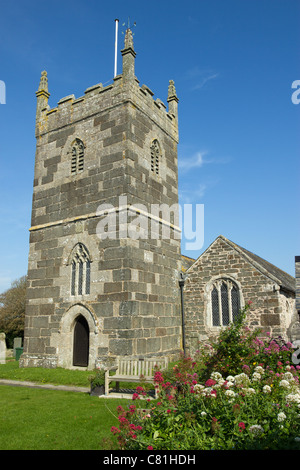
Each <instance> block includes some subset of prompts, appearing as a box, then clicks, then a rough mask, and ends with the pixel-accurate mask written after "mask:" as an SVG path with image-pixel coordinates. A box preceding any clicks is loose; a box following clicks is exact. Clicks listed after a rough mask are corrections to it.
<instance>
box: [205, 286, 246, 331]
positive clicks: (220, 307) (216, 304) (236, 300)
mask: <svg viewBox="0 0 300 470" xmlns="http://www.w3.org/2000/svg"><path fill="white" fill-rule="evenodd" d="M239 311H240V294H239V289H238V287H237V285H236V284H235V283H234V282H233V281H231V280H229V279H218V280H216V281H215V282H214V283H213V285H212V290H211V313H212V326H226V325H229V323H231V322H234V321H235V320H236V319H237V317H238V315H239Z"/></svg>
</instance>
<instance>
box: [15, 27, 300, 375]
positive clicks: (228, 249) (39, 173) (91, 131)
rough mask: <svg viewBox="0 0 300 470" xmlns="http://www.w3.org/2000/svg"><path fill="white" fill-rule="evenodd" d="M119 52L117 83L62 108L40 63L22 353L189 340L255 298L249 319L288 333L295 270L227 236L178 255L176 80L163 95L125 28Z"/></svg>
mask: <svg viewBox="0 0 300 470" xmlns="http://www.w3.org/2000/svg"><path fill="white" fill-rule="evenodd" d="M121 52H122V59H123V64H122V65H123V70H122V74H120V75H117V76H116V77H115V78H114V80H113V83H111V84H110V85H108V86H105V87H103V86H102V84H101V83H99V84H97V85H95V86H92V87H90V88H88V89H87V90H86V91H85V93H84V96H81V97H80V98H75V96H74V95H69V96H67V97H65V98H62V99H61V100H60V101H59V102H58V104H57V106H56V107H55V108H50V106H49V105H48V100H49V96H50V93H49V91H48V77H47V73H46V72H45V71H44V72H42V75H41V79H40V84H39V88H38V91H37V92H36V96H37V111H36V156H35V170H34V190H33V200H32V220H31V228H30V248H29V262H28V288H27V305H26V315H25V337H24V352H23V354H22V356H21V358H20V366H22V367H32V366H34V367H39V366H42V367H52V368H55V367H58V366H59V367H65V368H73V367H75V368H80V367H81V368H89V369H93V368H95V367H100V366H103V365H106V364H112V363H114V361H115V359H116V358H117V357H118V356H125V355H128V356H134V357H139V358H143V357H153V356H168V357H169V358H172V357H175V356H177V355H178V353H179V352H180V351H181V350H182V347H183V344H184V345H185V344H186V345H187V349H188V350H189V351H190V352H193V351H194V350H195V349H197V346H198V344H199V341H202V340H206V339H207V338H208V337H209V336H211V335H215V334H217V332H218V331H219V329H220V326H222V325H226V324H228V323H229V322H230V321H232V320H234V318H235V316H236V315H237V311H238V309H239V308H240V307H242V306H243V305H244V304H245V302H247V301H252V302H253V304H252V307H251V311H250V314H249V318H248V320H249V325H250V326H251V327H254V326H262V327H263V328H264V329H266V330H271V332H272V334H275V335H277V334H281V335H283V336H284V337H287V338H288V337H291V336H292V333H293V331H294V330H293V325H294V324H296V322H298V318H296V317H297V315H296V310H295V279H294V278H293V277H291V276H289V275H288V274H286V273H283V272H282V271H280V270H279V269H278V268H275V267H274V266H273V265H271V264H270V263H268V262H266V261H265V260H262V259H261V258H259V257H257V256H256V255H253V254H252V253H250V252H248V251H247V250H244V249H243V248H241V247H239V246H238V245H236V244H234V243H233V242H230V241H229V240H227V239H226V238H225V237H222V236H220V237H218V238H217V239H216V240H215V242H214V243H213V244H212V245H211V246H210V247H209V248H208V249H207V250H206V251H205V252H204V253H203V254H202V255H201V256H200V257H199V258H198V259H197V260H196V261H195V260H193V259H191V258H188V257H186V256H181V249H180V248H181V247H180V229H179V223H178V173H177V168H178V165H177V144H178V109H177V107H178V98H177V95H176V91H175V86H174V82H173V81H172V80H170V82H169V87H168V90H166V94H167V106H166V105H165V104H164V103H163V102H162V101H161V100H160V99H154V95H153V92H152V91H151V90H150V89H149V88H148V86H146V85H142V86H140V84H139V81H138V80H137V78H136V76H135V57H136V52H135V50H134V45H133V40H132V33H131V30H130V29H128V30H127V31H126V35H125V45H124V49H123V50H122V51H121ZM154 206H155V207H156V209H157V212H156V213H154V212H153V207H154ZM170 208H172V210H170ZM176 208H177V209H176ZM166 233H167V236H166V235H165V234H166ZM149 234H150V235H149ZM180 279H181V281H180V283H179V280H180ZM183 284H184V287H183ZM182 294H183V296H182ZM183 298H184V302H183V303H182V299H183ZM298 309H299V307H298ZM183 318H184V319H185V322H184V326H185V328H182V325H183V324H182V319H183ZM297 325H299V322H298V323H297ZM297 325H296V326H297ZM184 331H185V333H184Z"/></svg>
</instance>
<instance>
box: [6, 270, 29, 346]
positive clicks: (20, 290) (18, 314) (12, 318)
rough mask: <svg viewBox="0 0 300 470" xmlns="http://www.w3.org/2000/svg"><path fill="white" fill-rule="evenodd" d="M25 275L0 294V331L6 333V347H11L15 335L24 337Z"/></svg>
mask: <svg viewBox="0 0 300 470" xmlns="http://www.w3.org/2000/svg"><path fill="white" fill-rule="evenodd" d="M26 283H27V277H26V276H23V277H21V278H20V279H18V280H16V281H14V282H13V283H12V285H11V287H10V289H8V290H7V291H5V292H3V293H2V294H0V331H1V332H4V333H5V335H6V342H7V347H9V348H12V347H13V340H14V338H15V337H16V336H19V337H22V338H23V337H24V319H25V304H26Z"/></svg>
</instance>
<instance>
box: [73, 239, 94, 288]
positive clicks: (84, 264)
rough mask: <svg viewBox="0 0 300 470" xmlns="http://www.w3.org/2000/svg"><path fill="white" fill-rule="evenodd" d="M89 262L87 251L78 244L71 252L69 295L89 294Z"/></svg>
mask: <svg viewBox="0 0 300 470" xmlns="http://www.w3.org/2000/svg"><path fill="white" fill-rule="evenodd" d="M90 284H91V260H90V256H89V253H88V250H87V249H86V247H85V246H84V245H83V244H82V243H78V244H77V245H76V246H75V248H74V249H73V251H72V257H71V295H83V294H89V293H90Z"/></svg>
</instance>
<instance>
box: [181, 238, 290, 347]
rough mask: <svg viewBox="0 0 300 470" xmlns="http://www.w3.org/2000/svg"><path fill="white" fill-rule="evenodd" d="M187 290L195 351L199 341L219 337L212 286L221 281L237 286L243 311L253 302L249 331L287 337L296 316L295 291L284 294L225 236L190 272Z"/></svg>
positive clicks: (191, 342) (188, 325) (188, 326)
mask: <svg viewBox="0 0 300 470" xmlns="http://www.w3.org/2000/svg"><path fill="white" fill-rule="evenodd" d="M186 274H187V279H186V281H185V287H184V304H185V318H186V337H187V343H188V344H189V347H190V349H191V350H192V351H194V350H195V349H197V345H198V344H199V341H204V340H207V339H208V338H209V337H213V336H216V335H217V334H218V332H219V331H220V328H219V327H214V326H212V321H211V285H212V281H214V280H216V279H218V278H225V279H230V280H231V281H232V282H233V283H234V284H235V285H237V286H238V289H239V293H240V306H241V308H242V307H243V306H244V305H245V304H246V303H248V302H249V301H250V302H252V303H251V308H250V311H249V313H248V319H247V323H248V326H249V327H250V328H252V329H253V328H256V327H261V328H262V330H263V332H267V331H268V332H270V333H271V335H275V336H277V335H281V336H283V337H285V338H286V339H288V338H287V328H288V327H289V326H290V324H291V321H292V317H293V314H294V308H295V300H294V294H293V293H292V292H284V291H283V290H282V289H280V286H279V285H278V284H277V283H276V282H275V281H274V280H272V279H271V278H269V277H267V276H266V275H265V274H263V273H262V272H261V271H259V270H258V269H256V268H255V267H254V266H253V265H252V264H251V263H249V261H248V260H246V259H245V257H243V256H242V255H241V254H240V253H239V252H237V251H236V250H235V249H233V248H232V247H231V246H230V245H229V244H227V243H226V241H225V240H224V239H222V237H219V238H217V239H216V240H215V242H214V243H213V244H212V245H211V246H210V247H209V248H208V249H207V250H206V252H205V253H204V254H202V255H201V256H200V257H199V258H198V260H197V261H196V262H195V263H194V264H193V265H192V267H191V268H189V269H188V271H187V273H186Z"/></svg>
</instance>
